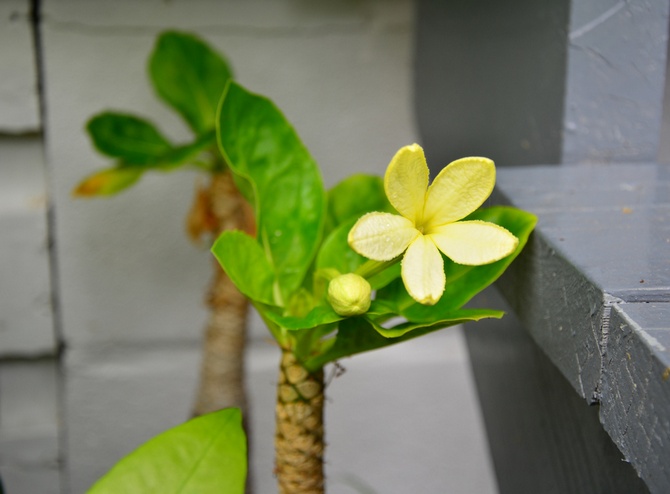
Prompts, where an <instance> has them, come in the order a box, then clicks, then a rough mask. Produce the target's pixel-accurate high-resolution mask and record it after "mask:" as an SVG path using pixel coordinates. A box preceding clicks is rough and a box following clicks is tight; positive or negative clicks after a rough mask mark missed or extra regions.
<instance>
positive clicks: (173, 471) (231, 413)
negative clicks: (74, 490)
mask: <svg viewBox="0 0 670 494" xmlns="http://www.w3.org/2000/svg"><path fill="white" fill-rule="evenodd" d="M246 450H247V447H246V438H245V435H244V430H243V429H242V414H241V413H240V411H239V410H238V409H236V408H229V409H225V410H220V411H218V412H214V413H211V414H209V415H203V416H201V417H198V418H195V419H193V420H190V421H189V422H186V423H185V424H182V425H180V426H177V427H175V428H173V429H170V430H168V431H166V432H164V433H162V434H160V435H158V436H156V437H154V438H153V439H151V440H149V441H148V442H146V443H144V444H143V445H142V446H140V447H139V448H137V449H136V450H135V451H134V452H132V453H130V454H129V455H128V456H126V457H125V458H123V459H122V460H121V461H120V462H119V463H117V464H116V465H115V466H114V467H113V468H112V469H111V470H110V471H109V472H108V473H107V474H106V475H105V476H104V477H102V478H101V479H100V480H99V481H98V482H97V483H96V484H95V485H94V486H93V487H92V488H91V489H90V490H89V491H88V492H89V494H119V493H123V494H154V493H155V494H159V493H160V494H177V493H178V494H187V493H193V494H208V493H212V494H214V493H217V494H219V493H220V494H242V493H243V492H244V484H245V478H246V471H247V459H246V458H247V451H246Z"/></svg>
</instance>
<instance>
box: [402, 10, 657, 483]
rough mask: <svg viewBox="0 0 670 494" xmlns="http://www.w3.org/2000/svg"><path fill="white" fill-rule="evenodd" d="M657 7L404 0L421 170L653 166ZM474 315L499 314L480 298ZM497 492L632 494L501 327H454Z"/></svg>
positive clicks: (588, 421) (610, 455)
mask: <svg viewBox="0 0 670 494" xmlns="http://www.w3.org/2000/svg"><path fill="white" fill-rule="evenodd" d="M669 5H670V1H669V0H656V1H650V0H640V1H637V0H636V1H634V2H633V1H628V0H562V1H555V0H536V1H533V0H526V1H523V0H521V1H517V2H496V1H494V0H471V1H467V0H451V1H449V2H444V1H441V0H418V16H417V21H418V26H417V43H416V50H417V51H416V58H415V60H416V75H415V94H416V107H417V122H418V126H419V130H420V133H421V139H422V143H423V145H424V148H425V150H426V154H427V155H428V162H429V163H431V164H432V165H433V166H435V167H442V166H443V165H445V164H446V163H448V162H449V161H450V160H452V159H455V158H458V157H462V156H466V155H473V154H475V155H484V156H489V157H491V158H492V159H494V160H495V161H496V163H497V164H498V165H499V166H509V165H533V164H559V163H587V162H615V161H628V162H630V161H635V162H642V161H656V159H657V155H658V152H659V144H660V142H661V122H662V117H663V115H662V108H663V93H664V88H665V78H666V56H667V37H668V11H669ZM483 297H484V298H483V299H482V300H480V303H479V304H478V306H496V305H498V306H499V308H505V307H504V303H503V301H502V300H501V299H500V298H499V297H498V296H497V295H496V294H495V293H494V292H490V293H488V294H484V295H483ZM465 336H466V340H467V342H468V347H469V350H470V356H471V362H472V366H473V372H474V377H475V381H476V383H477V387H478V392H479V397H480V401H481V406H482V412H483V415H484V419H485V422H486V426H487V431H488V436H489V442H490V447H491V453H492V456H493V459H494V465H495V469H496V475H497V478H498V484H499V489H500V492H501V494H505V493H519V492H544V493H557V494H558V493H560V492H572V493H581V492H584V493H586V492H613V493H616V492H622V493H623V492H645V491H646V488H645V487H644V485H642V483H641V481H640V479H639V478H638V477H637V475H636V473H635V471H634V470H633V469H632V468H631V467H630V465H628V464H626V463H624V462H622V461H621V458H622V455H621V454H620V453H619V451H618V450H617V449H616V446H614V444H613V443H612V441H611V440H610V439H609V437H608V436H607V435H606V433H605V432H604V431H603V430H602V427H600V425H599V423H598V413H597V408H596V407H589V406H588V405H587V404H586V402H584V401H583V400H582V399H581V398H579V397H578V396H577V394H576V393H575V392H574V391H573V390H572V388H571V387H570V386H569V385H567V382H566V381H565V379H564V378H563V376H562V375H561V374H560V372H558V371H557V370H556V368H555V367H554V366H553V364H552V363H551V362H550V361H549V360H548V359H547V357H546V356H545V355H544V354H543V352H542V351H541V350H540V349H539V347H538V346H537V345H536V344H535V343H534V342H533V340H532V339H531V338H529V337H528V335H527V334H526V333H525V332H524V331H522V330H521V329H520V328H519V323H518V321H516V320H515V319H514V317H509V316H508V317H506V318H505V319H504V320H503V321H502V322H498V321H496V322H495V323H488V322H484V323H477V324H471V325H467V326H466V328H465Z"/></svg>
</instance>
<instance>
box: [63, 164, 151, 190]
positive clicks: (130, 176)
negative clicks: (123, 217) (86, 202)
mask: <svg viewBox="0 0 670 494" xmlns="http://www.w3.org/2000/svg"><path fill="white" fill-rule="evenodd" d="M142 173H143V170H142V169H140V168H123V167H114V168H107V169H105V170H100V171H97V172H95V173H94V174H92V175H89V176H88V177H86V178H85V179H84V180H82V181H81V182H80V183H79V184H78V185H77V187H75V189H74V191H73V192H72V194H73V195H74V196H75V197H94V196H111V195H114V194H118V193H119V192H121V191H122V190H124V189H126V188H128V187H130V186H131V185H133V184H134V183H135V182H137V181H138V180H139V179H140V177H141V176H142Z"/></svg>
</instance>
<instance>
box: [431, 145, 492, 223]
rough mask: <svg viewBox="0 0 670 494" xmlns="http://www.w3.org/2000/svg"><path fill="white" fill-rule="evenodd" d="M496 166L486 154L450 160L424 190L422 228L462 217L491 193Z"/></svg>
mask: <svg viewBox="0 0 670 494" xmlns="http://www.w3.org/2000/svg"><path fill="white" fill-rule="evenodd" d="M495 181H496V168H495V165H494V164H493V161H491V160H490V159H488V158H477V157H473V158H461V159H460V160H456V161H452V162H451V163H449V164H448V165H447V166H446V167H444V168H443V169H442V171H441V172H440V173H439V174H438V175H437V177H435V180H434V181H433V183H432V184H431V186H430V187H429V188H428V192H427V194H426V207H425V209H424V212H423V225H424V227H425V230H424V231H425V232H426V233H430V230H431V229H432V228H433V227H437V226H440V225H444V224H446V223H451V222H453V221H458V220H460V219H461V218H465V217H466V216H467V215H469V214H470V213H472V212H473V211H474V210H475V209H477V208H478V207H479V206H481V205H482V204H483V203H484V201H485V200H486V199H487V198H488V196H489V195H491V192H492V191H493V186H494V185H495Z"/></svg>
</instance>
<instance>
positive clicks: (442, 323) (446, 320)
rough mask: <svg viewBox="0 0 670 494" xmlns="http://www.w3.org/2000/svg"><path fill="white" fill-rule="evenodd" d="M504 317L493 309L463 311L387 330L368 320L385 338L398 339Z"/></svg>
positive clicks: (405, 323)
mask: <svg viewBox="0 0 670 494" xmlns="http://www.w3.org/2000/svg"><path fill="white" fill-rule="evenodd" d="M503 315H504V312H503V311H500V310H492V309H461V310H456V311H452V312H451V313H449V314H439V315H437V314H436V315H435V317H434V318H433V320H431V321H426V322H410V321H407V322H403V323H400V324H398V325H396V326H393V327H390V328H385V327H384V326H382V325H380V324H377V323H376V322H374V321H373V320H370V319H368V321H369V322H370V324H371V325H372V327H373V328H375V330H377V332H378V333H379V334H380V335H382V336H384V337H385V338H398V337H399V336H403V335H405V334H407V333H409V332H410V331H415V330H417V329H423V330H429V331H435V330H437V329H442V328H446V327H448V326H454V325H456V324H463V323H465V322H471V321H479V320H481V319H489V318H496V319H500V318H501V317H502V316H503Z"/></svg>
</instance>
